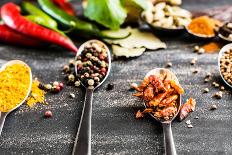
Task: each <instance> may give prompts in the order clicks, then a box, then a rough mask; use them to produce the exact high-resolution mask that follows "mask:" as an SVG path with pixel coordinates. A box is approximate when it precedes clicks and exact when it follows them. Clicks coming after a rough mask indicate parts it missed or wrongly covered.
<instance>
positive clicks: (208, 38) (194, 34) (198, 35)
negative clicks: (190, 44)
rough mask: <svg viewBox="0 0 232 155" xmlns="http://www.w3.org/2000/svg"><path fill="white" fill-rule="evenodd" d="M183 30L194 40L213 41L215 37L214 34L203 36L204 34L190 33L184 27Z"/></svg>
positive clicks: (186, 27)
mask: <svg viewBox="0 0 232 155" xmlns="http://www.w3.org/2000/svg"><path fill="white" fill-rule="evenodd" d="M185 29H186V30H187V32H188V33H189V34H190V35H191V36H193V37H194V38H196V39H203V40H210V39H213V38H214V37H215V36H216V34H214V35H204V34H196V33H193V32H191V30H189V28H188V26H185Z"/></svg>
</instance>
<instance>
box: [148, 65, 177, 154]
mask: <svg viewBox="0 0 232 155" xmlns="http://www.w3.org/2000/svg"><path fill="white" fill-rule="evenodd" d="M150 75H156V76H158V77H161V76H165V80H174V81H175V82H176V83H177V84H179V81H178V79H177V77H176V75H175V74H174V73H173V72H171V71H170V70H168V69H165V68H156V69H153V70H151V71H149V72H148V73H147V74H146V76H145V78H148V77H149V76H150ZM144 106H145V107H146V108H148V107H147V105H146V103H145V102H144ZM180 107H181V94H179V97H178V99H177V111H176V113H175V114H174V116H172V117H171V118H169V119H167V120H166V119H161V118H158V117H156V116H154V114H152V113H149V114H150V116H151V117H152V118H154V119H155V120H156V121H158V122H160V123H161V124H162V126H163V132H164V143H165V155H176V148H175V144H174V139H173V135H172V129H171V123H172V121H173V120H174V119H175V118H176V116H177V115H178V113H179V111H180Z"/></svg>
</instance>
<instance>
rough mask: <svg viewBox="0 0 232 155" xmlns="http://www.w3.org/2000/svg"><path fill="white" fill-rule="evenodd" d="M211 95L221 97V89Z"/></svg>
mask: <svg viewBox="0 0 232 155" xmlns="http://www.w3.org/2000/svg"><path fill="white" fill-rule="evenodd" d="M213 97H215V98H217V99H221V98H222V91H219V92H216V93H215V94H213Z"/></svg>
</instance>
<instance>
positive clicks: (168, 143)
mask: <svg viewBox="0 0 232 155" xmlns="http://www.w3.org/2000/svg"><path fill="white" fill-rule="evenodd" d="M162 126H163V132H164V143H165V155H176V148H175V144H174V140H173V136H172V129H171V123H162Z"/></svg>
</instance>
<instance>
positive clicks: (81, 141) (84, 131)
mask: <svg viewBox="0 0 232 155" xmlns="http://www.w3.org/2000/svg"><path fill="white" fill-rule="evenodd" d="M91 43H97V44H98V45H101V46H102V47H104V48H105V49H106V52H107V60H108V70H107V73H106V75H105V76H104V78H103V80H102V81H101V82H100V83H99V84H98V85H96V86H88V87H87V86H86V85H85V84H84V83H83V82H81V84H82V85H83V86H84V87H85V89H86V94H85V101H84V106H83V110H82V115H81V120H80V123H79V127H78V131H77V134H76V139H75V143H74V146H73V151H72V155H76V154H80V155H91V117H92V100H93V92H94V90H95V89H96V88H98V87H100V86H101V85H102V84H103V83H104V82H105V80H106V79H107V77H108V76H109V73H110V69H111V56H110V50H109V49H108V47H107V46H106V45H105V44H104V43H103V42H101V41H99V40H89V41H87V42H85V43H83V44H82V45H81V46H80V48H79V49H78V52H77V55H76V56H80V55H81V54H82V52H83V50H84V48H85V47H86V45H87V44H91ZM77 70H78V69H77V65H75V72H76V74H78V72H77Z"/></svg>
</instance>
